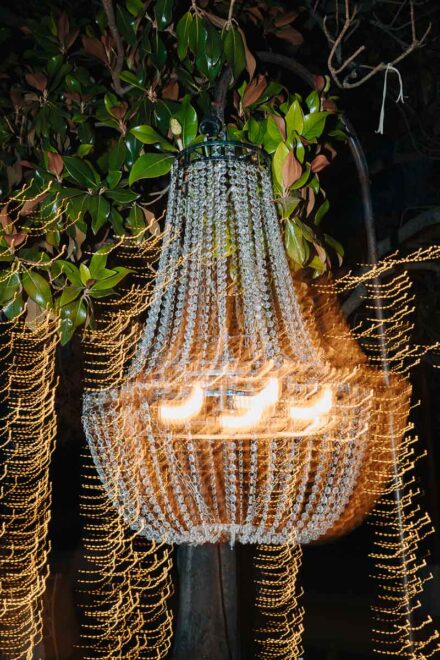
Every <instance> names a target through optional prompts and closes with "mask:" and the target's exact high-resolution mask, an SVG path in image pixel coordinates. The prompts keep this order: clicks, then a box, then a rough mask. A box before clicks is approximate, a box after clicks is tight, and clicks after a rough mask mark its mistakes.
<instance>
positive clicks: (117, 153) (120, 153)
mask: <svg viewBox="0 0 440 660" xmlns="http://www.w3.org/2000/svg"><path fill="white" fill-rule="evenodd" d="M126 155H127V147H126V146H125V142H124V141H123V140H122V139H121V140H119V142H117V143H116V144H115V145H114V146H113V147H112V148H111V150H110V155H109V158H108V168H109V170H120V169H121V167H122V165H123V164H124V161H125V157H126Z"/></svg>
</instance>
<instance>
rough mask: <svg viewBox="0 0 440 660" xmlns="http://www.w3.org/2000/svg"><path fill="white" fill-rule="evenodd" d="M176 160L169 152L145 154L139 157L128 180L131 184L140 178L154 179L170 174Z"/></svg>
mask: <svg viewBox="0 0 440 660" xmlns="http://www.w3.org/2000/svg"><path fill="white" fill-rule="evenodd" d="M173 161H174V156H170V155H168V154H144V155H143V156H140V158H138V159H137V161H136V162H135V164H134V165H133V167H132V168H131V172H130V176H129V179H128V182H129V184H130V186H131V185H133V183H135V181H139V179H154V178H156V177H159V176H163V175H164V174H168V172H169V171H170V169H171V166H172V164H173Z"/></svg>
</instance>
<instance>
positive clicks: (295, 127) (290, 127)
mask: <svg viewBox="0 0 440 660" xmlns="http://www.w3.org/2000/svg"><path fill="white" fill-rule="evenodd" d="M286 127H287V139H288V140H289V141H291V140H292V137H293V134H294V132H296V133H298V135H301V134H302V132H303V129H304V115H303V111H302V109H301V105H300V103H299V101H298V100H297V99H295V100H294V101H293V103H292V104H291V106H290V108H289V110H288V112H287V114H286Z"/></svg>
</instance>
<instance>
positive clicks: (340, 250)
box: [324, 234, 344, 257]
mask: <svg viewBox="0 0 440 660" xmlns="http://www.w3.org/2000/svg"><path fill="white" fill-rule="evenodd" d="M324 239H325V242H326V243H327V244H328V245H330V247H332V248H333V249H334V251H335V252H336V254H338V255H339V256H340V257H343V256H344V248H343V247H342V245H341V243H340V242H339V241H337V240H336V238H333V236H329V235H328V234H324Z"/></svg>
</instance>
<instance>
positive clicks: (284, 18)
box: [273, 9, 299, 28]
mask: <svg viewBox="0 0 440 660" xmlns="http://www.w3.org/2000/svg"><path fill="white" fill-rule="evenodd" d="M298 16H299V11H298V10H297V9H294V10H293V11H289V12H287V13H286V14H281V16H279V17H278V18H276V19H275V20H274V22H273V24H274V26H275V27H277V28H280V27H284V26H285V25H289V23H292V22H293V21H294V20H295V18H297V17H298Z"/></svg>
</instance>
